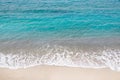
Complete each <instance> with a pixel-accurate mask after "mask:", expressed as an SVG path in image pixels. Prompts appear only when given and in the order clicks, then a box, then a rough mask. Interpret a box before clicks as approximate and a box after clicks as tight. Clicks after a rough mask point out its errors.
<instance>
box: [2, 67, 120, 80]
mask: <svg viewBox="0 0 120 80" xmlns="http://www.w3.org/2000/svg"><path fill="white" fill-rule="evenodd" d="M0 80H120V72H116V71H112V70H109V69H85V68H70V67H55V66H36V67H31V68H27V69H17V70H11V69H5V68H0Z"/></svg>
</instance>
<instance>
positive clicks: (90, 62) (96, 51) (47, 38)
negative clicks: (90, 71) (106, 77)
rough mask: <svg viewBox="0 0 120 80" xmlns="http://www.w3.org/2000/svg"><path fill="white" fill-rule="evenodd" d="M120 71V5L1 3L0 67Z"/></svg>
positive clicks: (87, 0) (36, 0) (56, 0)
mask: <svg viewBox="0 0 120 80" xmlns="http://www.w3.org/2000/svg"><path fill="white" fill-rule="evenodd" d="M35 65H57V66H71V67H91V68H103V67H108V68H111V69H112V70H117V71H119V70H120V1H119V0H7V1H6V0H0V66H1V67H8V68H23V67H29V66H35Z"/></svg>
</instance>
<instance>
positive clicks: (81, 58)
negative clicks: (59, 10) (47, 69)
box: [0, 46, 120, 71]
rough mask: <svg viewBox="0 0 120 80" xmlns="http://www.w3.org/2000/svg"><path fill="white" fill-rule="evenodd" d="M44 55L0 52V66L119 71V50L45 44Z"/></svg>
mask: <svg viewBox="0 0 120 80" xmlns="http://www.w3.org/2000/svg"><path fill="white" fill-rule="evenodd" d="M43 49H44V50H43V52H44V51H46V52H45V53H46V54H44V55H40V53H37V52H39V49H38V51H36V52H32V53H31V52H25V51H19V53H18V52H17V53H16V54H15V53H14V54H13V53H9V54H5V53H2V52H1V53H0V67H6V68H10V69H18V68H27V67H31V66H36V65H55V66H68V67H83V68H84V67H85V68H110V69H112V70H115V71H120V50H118V49H105V50H99V51H89V52H88V51H83V50H76V51H75V50H70V49H68V48H66V47H63V46H52V47H51V46H47V47H44V48H43Z"/></svg>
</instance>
